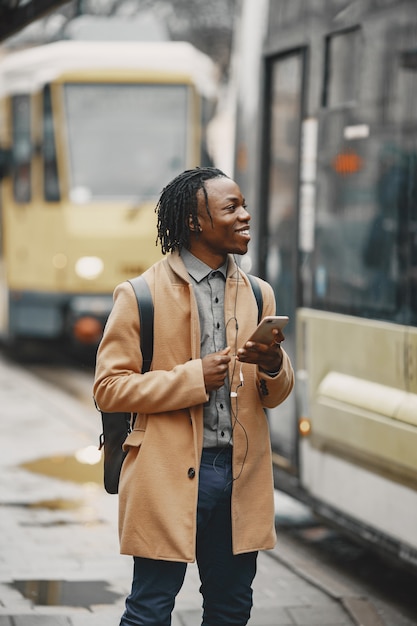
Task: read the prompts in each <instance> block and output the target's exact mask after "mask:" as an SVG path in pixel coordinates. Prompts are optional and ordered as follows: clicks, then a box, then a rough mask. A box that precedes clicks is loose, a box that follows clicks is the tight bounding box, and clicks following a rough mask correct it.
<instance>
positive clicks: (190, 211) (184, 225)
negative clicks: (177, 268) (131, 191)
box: [155, 167, 228, 254]
mask: <svg viewBox="0 0 417 626" xmlns="http://www.w3.org/2000/svg"><path fill="white" fill-rule="evenodd" d="M222 176H224V177H225V178H228V177H227V176H226V174H224V173H223V172H222V171H221V170H219V169H217V168H215V167H201V168H200V167H196V168H195V169H193V170H186V171H185V172H183V173H182V174H179V175H178V176H176V178H174V179H173V180H172V181H171V182H170V183H168V185H167V186H166V187H164V189H163V190H162V193H161V197H160V198H159V201H158V204H157V205H156V208H155V212H156V213H157V216H158V225H157V228H158V236H157V238H156V242H157V243H158V239H159V241H160V242H161V249H162V254H167V253H168V252H171V251H173V250H181V248H183V247H184V248H187V247H188V243H189V239H190V227H189V219H190V217H191V221H192V224H193V225H194V226H195V228H196V230H197V228H198V214H197V207H198V201H197V192H198V191H199V190H200V189H201V190H202V191H203V194H204V198H205V203H206V210H207V213H208V215H209V216H210V210H209V205H208V197H207V191H206V188H205V185H204V182H205V181H206V180H210V179H212V178H220V177H222Z"/></svg>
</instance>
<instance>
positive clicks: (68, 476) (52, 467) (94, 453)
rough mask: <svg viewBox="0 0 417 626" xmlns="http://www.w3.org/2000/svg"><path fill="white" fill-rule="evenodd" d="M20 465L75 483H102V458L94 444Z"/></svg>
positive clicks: (31, 470)
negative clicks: (66, 454)
mask: <svg viewBox="0 0 417 626" xmlns="http://www.w3.org/2000/svg"><path fill="white" fill-rule="evenodd" d="M20 467H22V468H24V469H26V470H28V471H29V472H35V473H36V474H43V475H44V476H49V477H51V478H59V479H61V480H69V481H71V482H75V483H91V482H92V483H97V484H100V485H102V484H103V459H102V455H101V452H99V451H98V450H97V448H96V446H88V447H87V448H83V449H81V450H78V451H77V452H76V453H75V454H74V455H70V456H64V455H57V456H50V457H44V458H41V459H35V460H34V461H29V462H27V463H22V464H21V465H20Z"/></svg>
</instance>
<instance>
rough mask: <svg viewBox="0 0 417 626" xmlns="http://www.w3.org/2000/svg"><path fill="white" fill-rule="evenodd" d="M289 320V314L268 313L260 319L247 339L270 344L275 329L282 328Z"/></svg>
mask: <svg viewBox="0 0 417 626" xmlns="http://www.w3.org/2000/svg"><path fill="white" fill-rule="evenodd" d="M288 321H289V318H288V316H287V315H268V316H267V317H264V318H263V319H262V320H261V321H260V323H259V324H258V326H257V327H256V328H255V330H254V332H253V333H252V334H251V336H250V337H249V338H248V339H247V341H253V342H254V343H264V344H266V345H269V344H270V343H271V342H272V341H273V335H272V331H273V329H274V328H276V329H277V330H282V329H283V328H284V326H286V325H287V324H288Z"/></svg>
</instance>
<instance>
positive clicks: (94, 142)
mask: <svg viewBox="0 0 417 626" xmlns="http://www.w3.org/2000/svg"><path fill="white" fill-rule="evenodd" d="M189 99H190V90H189V88H188V86H187V85H178V84H168V85H161V84H152V83H150V84H122V85H121V84H76V83H70V84H67V85H65V105H66V121H67V127H68V143H69V156H70V159H69V160H70V189H71V192H70V195H71V199H72V200H73V201H74V202H80V203H82V202H86V201H88V200H91V199H94V198H96V199H97V198H115V197H119V198H123V197H124V198H132V199H133V200H135V201H138V200H139V201H143V200H147V199H150V198H152V199H153V198H155V197H157V195H158V194H159V192H160V186H161V180H170V179H171V178H173V177H174V176H175V175H176V174H178V173H179V172H180V171H181V170H183V169H185V167H186V165H187V151H188V148H189V145H188V141H189V137H188V135H189V133H188V128H189V124H192V123H193V122H194V120H195V119H196V118H195V116H194V115H193V112H192V111H191V110H190V109H191V107H190V106H189Z"/></svg>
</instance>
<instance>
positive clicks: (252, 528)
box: [94, 253, 294, 562]
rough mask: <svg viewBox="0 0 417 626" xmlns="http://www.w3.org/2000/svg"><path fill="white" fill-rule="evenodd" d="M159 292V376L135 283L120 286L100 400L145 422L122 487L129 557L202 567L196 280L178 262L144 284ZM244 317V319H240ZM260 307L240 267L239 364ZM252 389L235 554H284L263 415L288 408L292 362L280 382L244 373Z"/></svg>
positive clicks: (156, 269) (236, 467)
mask: <svg viewBox="0 0 417 626" xmlns="http://www.w3.org/2000/svg"><path fill="white" fill-rule="evenodd" d="M144 276H145V278H146V280H147V282H148V284H149V286H150V288H151V292H152V296H153V301H154V308H155V318H154V354H153V362H152V370H151V371H150V372H148V373H146V374H141V373H140V371H141V364H142V356H141V352H140V348H139V316H138V309H137V305H136V300H135V296H134V293H133V290H132V288H131V285H130V284H129V283H127V282H126V283H122V284H121V285H119V286H118V287H117V288H116V290H115V294H114V307H113V310H112V312H111V314H110V317H109V320H108V322H107V325H106V328H105V332H104V336H103V339H102V341H101V344H100V346H99V350H98V355H97V366H96V377H95V383H94V396H95V399H96V401H97V403H98V406H99V407H100V408H101V409H102V410H104V411H109V412H110V411H127V412H137V413H138V417H137V419H136V422H135V427H134V431H133V432H132V433H131V434H130V435H129V436H128V438H127V440H126V444H125V445H126V447H127V448H128V449H129V454H128V455H127V457H126V460H125V462H124V464H123V468H122V473H121V478H120V484H119V530H120V545H121V553H122V554H130V555H134V556H142V557H146V558H152V559H164V560H168V561H184V562H191V561H194V560H195V537H196V510H197V497H198V471H199V462H200V456H201V450H202V441H203V403H204V402H206V401H207V394H206V390H205V386H204V379H203V369H202V362H201V359H200V327H199V316H198V310H197V303H196V300H195V297H194V294H193V289H192V286H191V283H190V281H189V276H188V273H187V271H186V269H185V267H184V264H183V262H182V260H181V258H180V256H179V255H178V253H173V254H171V255H169V256H168V257H167V258H165V259H163V260H162V261H160V262H159V263H157V264H155V265H154V266H152V267H151V268H150V269H149V270H147V271H146V272H145V274H144ZM261 286H262V292H263V299H264V310H263V313H264V315H273V314H275V300H274V295H273V291H272V288H271V287H270V286H269V285H268V284H267V283H265V282H264V281H261ZM235 312H236V313H235ZM257 315H258V310H257V305H256V301H255V298H254V296H253V292H252V288H251V286H250V283H249V281H248V279H247V277H246V276H245V275H244V274H243V273H242V272H239V273H238V272H237V270H236V265H235V264H234V261H233V257H230V259H229V270H228V276H227V281H226V288H225V320H226V323H227V321H228V320H232V318H233V317H234V316H236V318H237V321H238V330H236V324H235V323H234V321H233V322H230V323H228V324H227V327H226V328H227V343H228V345H230V346H231V348H232V351H231V353H232V354H236V350H237V349H238V348H239V347H241V346H242V345H243V344H244V342H245V341H246V339H247V338H248V337H249V335H250V333H251V332H252V331H253V329H254V328H255V326H256V324H257ZM239 370H240V363H239V362H236V360H235V359H233V358H232V361H231V364H230V370H229V378H230V381H231V391H234V390H236V388H237V386H238V385H239ZM242 373H243V378H244V385H243V386H241V387H239V389H238V392H237V393H238V397H237V401H236V400H235V399H233V398H232V399H231V402H232V408H233V410H234V412H235V414H237V417H236V419H234V420H233V422H234V430H233V472H234V476H235V477H236V480H235V481H234V483H233V492H232V528H233V551H234V553H235V554H240V553H243V552H251V551H254V550H265V549H270V548H272V547H273V546H274V544H275V539H276V537H275V529H274V500H273V477H272V462H271V449H270V439H269V429H268V422H267V419H266V416H265V413H264V410H263V407H273V406H276V405H278V404H279V403H280V402H282V401H283V400H284V399H285V398H286V397H287V396H288V394H289V393H290V391H291V389H292V387H293V378H294V377H293V370H292V367H291V364H290V361H289V359H288V356H287V355H286V353H285V352H284V358H283V364H282V368H281V370H280V372H279V374H278V375H277V376H276V377H275V378H271V377H269V376H268V375H266V374H262V373H260V372H259V371H258V368H257V367H256V366H255V365H251V364H243V365H242Z"/></svg>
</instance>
